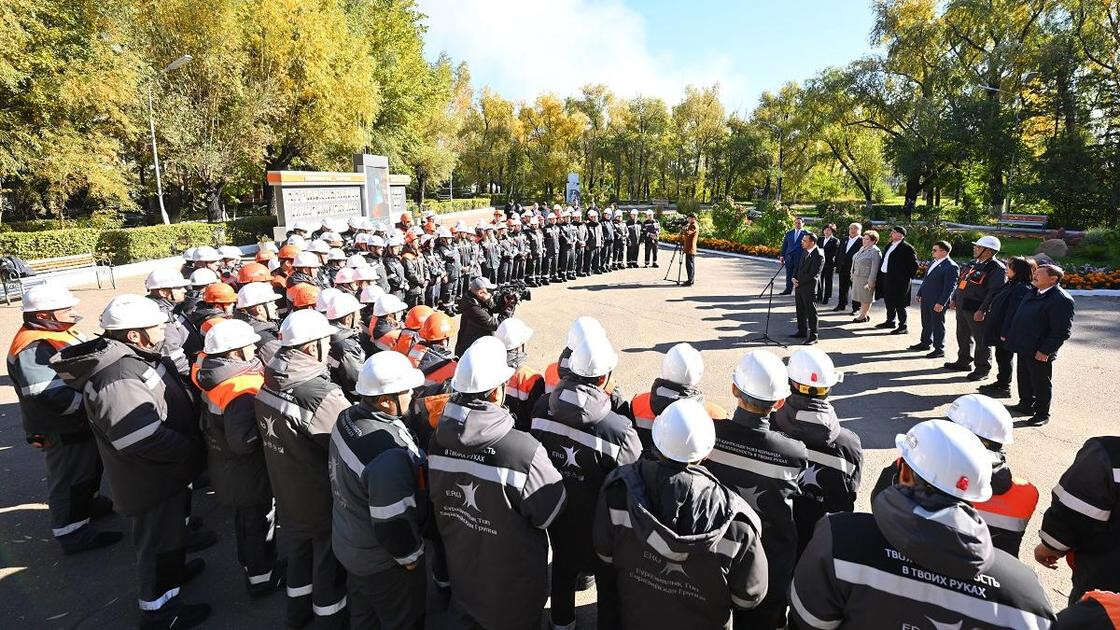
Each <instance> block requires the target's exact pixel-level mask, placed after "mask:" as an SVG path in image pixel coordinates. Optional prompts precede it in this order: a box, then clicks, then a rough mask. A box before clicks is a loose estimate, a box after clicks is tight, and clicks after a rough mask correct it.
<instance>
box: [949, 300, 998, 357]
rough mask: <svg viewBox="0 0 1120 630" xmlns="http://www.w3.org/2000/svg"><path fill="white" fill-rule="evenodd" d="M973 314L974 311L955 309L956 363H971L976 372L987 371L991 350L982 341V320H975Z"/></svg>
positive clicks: (974, 313)
mask: <svg viewBox="0 0 1120 630" xmlns="http://www.w3.org/2000/svg"><path fill="white" fill-rule="evenodd" d="M975 315H976V311H966V310H964V309H963V308H958V309H957V363H973V364H974V369H975V370H976V371H977V372H988V371H990V370H991V369H992V350H991V348H989V347H988V346H987V344H985V343H984V322H978V321H976V319H975V317H974V316H975ZM973 346H975V347H976V348H975V351H974V350H973Z"/></svg>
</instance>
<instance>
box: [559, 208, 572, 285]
mask: <svg viewBox="0 0 1120 630" xmlns="http://www.w3.org/2000/svg"><path fill="white" fill-rule="evenodd" d="M557 227H559V228H560V232H559V243H560V259H559V266H558V267H557V274H556V275H557V276H558V279H559V280H561V281H563V280H570V279H571V275H570V274H571V271H572V261H573V260H574V259H575V254H574V253H573V252H574V250H575V241H576V230H575V227H576V226H575V225H573V224H572V222H571V219H569V220H568V221H566V222H564V223H561V224H559V225H558V226H557Z"/></svg>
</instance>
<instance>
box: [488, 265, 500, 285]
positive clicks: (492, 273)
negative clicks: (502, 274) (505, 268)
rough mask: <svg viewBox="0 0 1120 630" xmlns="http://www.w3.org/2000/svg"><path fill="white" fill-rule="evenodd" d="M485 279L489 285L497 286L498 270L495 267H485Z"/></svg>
mask: <svg viewBox="0 0 1120 630" xmlns="http://www.w3.org/2000/svg"><path fill="white" fill-rule="evenodd" d="M486 279H487V280H489V281H490V283H491V284H498V268H497V267H487V268H486Z"/></svg>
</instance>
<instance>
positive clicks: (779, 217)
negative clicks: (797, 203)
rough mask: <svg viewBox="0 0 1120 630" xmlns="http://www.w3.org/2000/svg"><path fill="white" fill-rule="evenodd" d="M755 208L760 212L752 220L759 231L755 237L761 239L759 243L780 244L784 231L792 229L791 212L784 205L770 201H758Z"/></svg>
mask: <svg viewBox="0 0 1120 630" xmlns="http://www.w3.org/2000/svg"><path fill="white" fill-rule="evenodd" d="M756 209H757V210H758V212H759V213H760V215H759V217H758V220H757V221H755V222H754V225H755V226H757V227H758V230H759V231H760V233H759V234H758V235H757V236H756V238H761V239H763V242H762V243H760V244H769V245H773V244H774V243H778V244H779V245H780V244H781V242H782V238H783V237H785V234H786V232H787V231H789V230H791V229H793V214H792V213H790V211H789V208H787V207H786V206H778V205H775V204H774V203H773V202H771V201H760V202H759V203H758V205H757V206H756Z"/></svg>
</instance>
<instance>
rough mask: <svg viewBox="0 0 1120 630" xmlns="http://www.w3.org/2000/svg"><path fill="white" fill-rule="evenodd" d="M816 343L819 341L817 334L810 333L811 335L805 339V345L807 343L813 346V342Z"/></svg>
mask: <svg viewBox="0 0 1120 630" xmlns="http://www.w3.org/2000/svg"><path fill="white" fill-rule="evenodd" d="M815 343H817V336H816V335H809V336H808V337H807V338H806V339H805V345H807V346H811V345H813V344H815Z"/></svg>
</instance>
